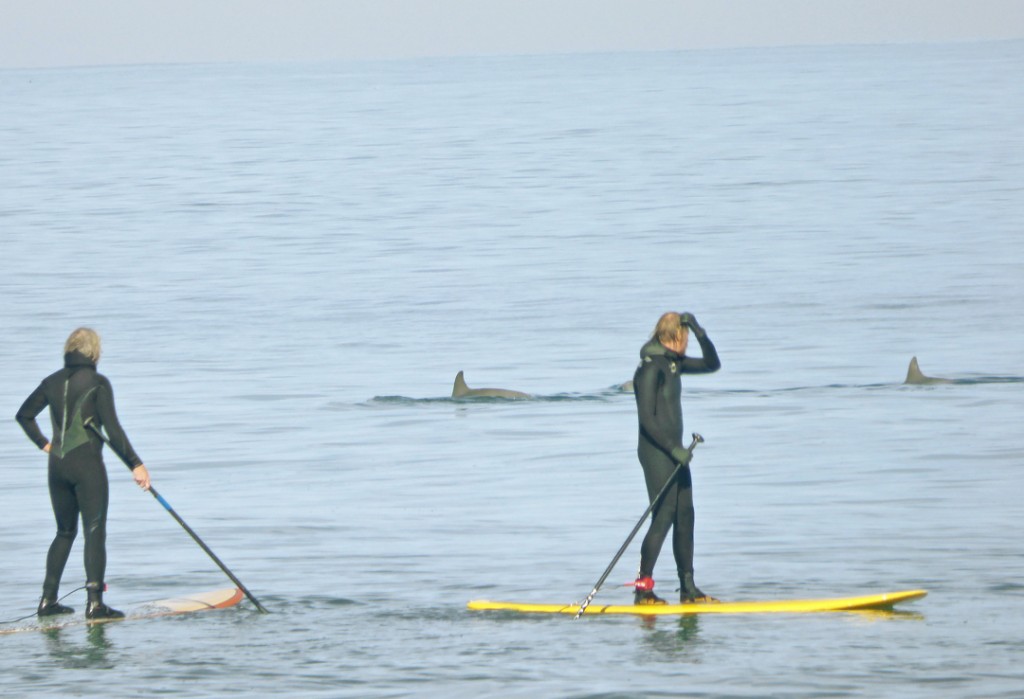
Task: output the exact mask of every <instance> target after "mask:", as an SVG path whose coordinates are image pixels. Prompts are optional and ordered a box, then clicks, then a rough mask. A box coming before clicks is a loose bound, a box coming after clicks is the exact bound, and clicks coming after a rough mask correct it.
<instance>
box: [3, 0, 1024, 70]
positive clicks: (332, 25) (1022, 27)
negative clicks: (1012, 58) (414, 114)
mask: <svg viewBox="0 0 1024 699" xmlns="http://www.w3.org/2000/svg"><path fill="white" fill-rule="evenodd" d="M1021 38H1024V0H0V69H2V68H34V67H58V66H81V65H103V64H120V63H194V62H223V61H229V62H247V61H271V62H276V61H322V60H337V59H342V60H344V59H375V58H407V57H418V56H460V55H491V54H533V53H567V52H568V53H573V52H592V51H658V50H677V49H701V48H720V47H743V46H779V45H798V44H836V43H857V44H863V43H916V42H946V41H974V40H999V39H1021Z"/></svg>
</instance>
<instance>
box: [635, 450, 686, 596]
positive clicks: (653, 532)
mask: <svg viewBox="0 0 1024 699" xmlns="http://www.w3.org/2000/svg"><path fill="white" fill-rule="evenodd" d="M637 454H638V456H639V457H640V465H641V466H643V469H644V480H645V482H646V484H647V497H648V501H653V500H654V498H655V497H657V495H658V493H659V492H661V489H662V488H664V487H665V483H667V482H668V479H669V477H670V476H671V475H672V472H673V471H675V468H676V464H675V463H673V461H672V459H671V458H670V457H669V456H668V455H667V454H666V453H665V452H663V451H661V450H660V449H658V448H657V447H655V446H653V445H650V444H645V443H644V442H641V443H640V446H639V448H638V450H637ZM678 490H679V488H678V485H676V484H673V485H672V486H671V487H670V488H669V489H668V492H666V493H665V497H664V498H663V499H662V500H661V502H660V503H659V504H658V506H657V507H655V508H654V511H653V512H652V513H651V524H650V527H649V528H648V529H647V535H646V536H644V540H643V543H642V544H641V545H640V575H639V577H641V578H652V577H654V565H655V564H656V563H657V562H658V554H660V553H661V547H662V545H663V544H664V543H665V538H666V537H667V536H668V532H669V529H671V528H672V525H673V523H674V522H675V520H676V500H677V497H678V496H677V491H678Z"/></svg>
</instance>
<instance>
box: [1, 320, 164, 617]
mask: <svg viewBox="0 0 1024 699" xmlns="http://www.w3.org/2000/svg"><path fill="white" fill-rule="evenodd" d="M64 353H65V354H64V368H63V369H61V370H60V371H58V372H55V373H53V374H51V375H50V376H48V377H46V378H45V379H43V382H42V383H41V384H39V387H38V388H37V389H36V390H35V391H33V392H32V395H30V396H29V397H28V398H27V399H26V400H25V402H24V404H22V406H21V409H19V410H18V415H17V420H18V422H19V423H20V424H21V426H22V428H23V429H24V430H25V434H27V435H28V437H29V439H31V440H32V441H33V442H35V443H36V445H37V446H38V447H39V448H40V449H42V450H43V451H45V452H47V453H48V454H49V455H50V457H49V484H50V502H51V503H52V505H53V514H54V517H55V518H56V519H57V535H56V536H55V537H54V539H53V543H52V544H50V550H49V553H48V554H47V556H46V578H45V579H44V581H43V596H42V599H41V600H40V601H39V609H38V611H37V614H38V615H39V616H50V615H53V614H67V613H70V612H73V611H74V610H73V609H71V608H70V607H66V606H64V605H62V604H60V603H59V602H58V601H57V590H58V588H59V586H60V579H61V576H62V575H63V573H64V566H65V564H66V563H67V560H68V555H69V554H70V553H71V544H72V543H74V540H75V536H76V534H77V533H78V517H79V515H81V518H82V529H83V530H84V531H85V576H86V586H85V587H86V591H87V593H88V604H87V606H86V610H85V616H86V617H87V618H89V619H111V618H119V617H123V616H124V614H122V613H121V612H119V611H118V610H116V609H111V608H110V607H108V606H107V605H106V604H104V603H103V590H104V583H103V577H104V574H105V572H106V567H107V548H106V536H107V534H106V527H107V504H108V501H109V490H108V486H107V470H106V467H105V466H104V464H103V454H102V449H103V442H102V441H101V440H100V438H99V436H98V435H96V434H95V433H94V432H93V431H92V430H91V429H89V428H88V427H87V425H88V424H89V422H90V421H91V422H92V424H94V425H95V426H96V427H98V428H103V429H105V430H106V432H107V435H108V436H109V438H110V441H111V443H112V445H113V446H114V447H115V448H116V450H117V452H118V453H119V454H123V455H124V456H125V458H126V459H127V460H128V461H129V464H130V465H131V467H132V476H133V478H134V479H135V482H136V483H138V484H139V486H140V487H142V488H143V489H149V472H148V471H147V470H146V467H145V466H144V465H143V463H142V460H141V459H139V457H138V455H137V454H136V453H135V450H134V449H132V445H131V444H130V443H129V442H128V437H127V436H126V435H125V433H124V430H123V429H121V424H120V422H118V419H117V413H116V411H115V410H114V392H113V389H112V388H111V386H110V381H108V380H107V378H106V377H105V376H103V375H102V374H99V373H97V371H96V363H97V362H98V361H99V358H100V338H99V335H97V334H96V333H95V332H94V331H93V330H90V329H89V328H78V329H77V330H75V331H74V332H73V333H71V335H70V336H69V337H68V340H67V342H66V343H65V345H64ZM46 406H50V424H51V425H52V428H53V433H54V435H53V440H52V441H48V440H47V439H46V437H45V436H43V433H42V430H40V429H39V424H38V423H37V422H36V416H37V415H39V413H41V412H42V411H43V410H44V409H45V408H46Z"/></svg>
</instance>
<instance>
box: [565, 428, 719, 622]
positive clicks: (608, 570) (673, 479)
mask: <svg viewBox="0 0 1024 699" xmlns="http://www.w3.org/2000/svg"><path fill="white" fill-rule="evenodd" d="M703 441H704V438H703V437H701V436H700V435H699V434H697V433H696V432H694V433H693V441H692V442H690V446H688V447H687V448H686V451H688V452H690V455H691V456H692V455H693V450H694V449H695V448H696V447H697V445H698V444H700V443H701V442H703ZM682 470H683V465H682V464H679V465H678V466H676V470H675V471H673V472H672V475H671V476H669V478H668V480H667V481H665V486H664V487H663V488H662V489H661V492H660V493H658V495H657V496H656V497H655V498H654V499H653V500H651V504H650V506H649V507H648V508H647V510H646V511H645V512H644V514H643V516H641V517H640V521H639V522H637V523H636V526H635V527H633V531H631V532H630V533H629V536H627V537H626V540H625V541H623V542H622V546H620V547H619V550H618V551H617V552H616V553H615V557H614V558H612V562H611V563H609V564H608V567H607V568H605V570H604V573H602V574H601V578H600V579H599V580H598V581H597V584H596V585H594V589H593V590H591V591H590V594H589V595H587V598H586V599H585V600H583V604H581V605H580V608H579V611H577V612H576V616H574V617H573V619H579V618H580V617H581V616H583V612H584V611H586V609H587V607H589V606H590V603H591V602H592V601H594V595H596V594H597V591H598V590H600V589H601V586H602V585H604V581H605V580H606V579H607V578H608V575H609V574H610V573H611V572H612V568H614V567H615V564H616V563H618V562H619V559H620V558H622V554H623V553H625V552H626V548H627V547H628V546H629V543H630V542H631V541H633V537H634V536H636V533H637V532H638V531H640V527H642V526H643V524H644V521H645V520H646V519H647V517H648V515H650V514H651V512H653V511H654V508H655V507H657V506H658V503H659V502H661V499H662V498H663V497H665V493H667V492H668V489H669V488H670V487H672V484H673V483H675V482H676V477H677V476H678V475H679V472H680V471H682Z"/></svg>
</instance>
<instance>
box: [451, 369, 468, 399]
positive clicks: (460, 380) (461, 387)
mask: <svg viewBox="0 0 1024 699" xmlns="http://www.w3.org/2000/svg"><path fill="white" fill-rule="evenodd" d="M467 393H469V386H467V385H466V379H465V378H464V377H463V376H462V370H461V369H460V370H459V373H458V374H456V375H455V385H454V386H452V398H458V397H459V396H464V395H466V394H467Z"/></svg>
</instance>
